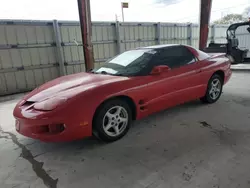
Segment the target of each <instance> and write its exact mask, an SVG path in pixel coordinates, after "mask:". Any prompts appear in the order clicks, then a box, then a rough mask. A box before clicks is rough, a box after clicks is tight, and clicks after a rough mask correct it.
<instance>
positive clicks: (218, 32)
mask: <svg viewBox="0 0 250 188" xmlns="http://www.w3.org/2000/svg"><path fill="white" fill-rule="evenodd" d="M214 27H215V33H214V34H215V36H214V37H215V42H217V43H226V42H227V39H226V30H227V28H228V26H225V25H220V26H218V25H215V26H214Z"/></svg>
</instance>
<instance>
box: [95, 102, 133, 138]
mask: <svg viewBox="0 0 250 188" xmlns="http://www.w3.org/2000/svg"><path fill="white" fill-rule="evenodd" d="M131 122H132V114H131V109H130V107H129V105H128V104H127V103H126V102H124V101H122V100H112V101H108V102H106V103H105V104H103V105H102V106H101V107H100V108H99V110H98V111H97V114H96V115H95V117H94V121H93V128H94V131H95V133H96V136H97V137H98V138H100V139H101V140H103V141H106V142H113V141H116V140H118V139H120V138H122V137H123V136H124V135H125V134H126V133H127V132H128V130H129V128H130V125H131Z"/></svg>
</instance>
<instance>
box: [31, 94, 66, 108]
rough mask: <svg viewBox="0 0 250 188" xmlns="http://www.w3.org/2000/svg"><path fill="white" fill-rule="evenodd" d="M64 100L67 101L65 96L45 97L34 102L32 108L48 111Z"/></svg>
mask: <svg viewBox="0 0 250 188" xmlns="http://www.w3.org/2000/svg"><path fill="white" fill-rule="evenodd" d="M65 101H67V99H66V98H62V97H55V98H51V99H47V100H45V101H42V102H38V103H35V105H34V108H35V109H36V110H44V111H50V110H53V109H55V108H56V107H57V106H59V105H60V104H62V103H64V102H65Z"/></svg>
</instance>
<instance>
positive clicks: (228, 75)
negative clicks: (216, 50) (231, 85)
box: [224, 68, 232, 84]
mask: <svg viewBox="0 0 250 188" xmlns="http://www.w3.org/2000/svg"><path fill="white" fill-rule="evenodd" d="M231 76H232V70H231V69H230V68H229V69H227V71H226V72H225V78H224V84H226V83H227V82H228V81H229V80H230V78H231Z"/></svg>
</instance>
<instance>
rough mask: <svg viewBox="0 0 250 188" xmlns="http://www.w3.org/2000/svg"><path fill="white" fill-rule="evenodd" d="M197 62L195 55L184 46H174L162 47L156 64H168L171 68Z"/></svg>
mask: <svg viewBox="0 0 250 188" xmlns="http://www.w3.org/2000/svg"><path fill="white" fill-rule="evenodd" d="M194 62H196V58H195V57H194V55H193V54H192V53H191V52H190V51H189V50H188V49H187V48H186V47H184V46H172V47H167V48H165V49H162V50H161V52H160V54H159V55H158V57H157V60H156V62H155V65H167V66H168V67H170V68H171V69H174V68H178V67H181V66H185V65H188V64H191V63H194Z"/></svg>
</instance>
